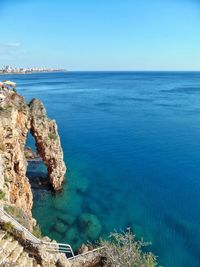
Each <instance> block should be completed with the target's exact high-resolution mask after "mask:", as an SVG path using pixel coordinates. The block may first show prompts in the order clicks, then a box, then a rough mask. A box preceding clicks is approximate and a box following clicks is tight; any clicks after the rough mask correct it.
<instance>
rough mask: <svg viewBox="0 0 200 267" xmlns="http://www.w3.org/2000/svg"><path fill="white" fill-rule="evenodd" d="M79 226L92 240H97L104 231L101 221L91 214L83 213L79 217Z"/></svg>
mask: <svg viewBox="0 0 200 267" xmlns="http://www.w3.org/2000/svg"><path fill="white" fill-rule="evenodd" d="M79 226H80V228H81V230H82V232H84V233H85V235H86V236H87V237H88V239H90V240H96V239H97V238H98V237H99V236H100V233H101V231H102V226H101V223H100V221H99V219H98V218H97V217H96V216H95V215H94V214H91V213H83V214H82V215H81V216H80V217H79Z"/></svg>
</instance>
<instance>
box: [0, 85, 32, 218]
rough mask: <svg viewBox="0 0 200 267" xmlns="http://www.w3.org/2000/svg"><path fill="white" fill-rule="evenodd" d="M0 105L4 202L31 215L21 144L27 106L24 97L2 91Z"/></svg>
mask: <svg viewBox="0 0 200 267" xmlns="http://www.w3.org/2000/svg"><path fill="white" fill-rule="evenodd" d="M5 94H6V100H5V103H4V105H3V106H1V107H0V154H1V164H0V165H1V166H0V169H1V170H0V176H1V177H0V181H1V188H3V189H4V190H3V191H4V192H5V197H6V199H7V202H9V203H11V204H15V206H16V207H18V208H21V209H23V210H24V211H25V212H26V213H27V214H29V215H30V217H31V208H32V204H33V200H32V192H31V187H30V184H29V181H28V179H27V177H26V169H27V161H26V158H25V156H24V146H25V143H26V138H27V133H28V130H29V107H28V106H27V105H26V103H25V101H24V98H23V97H21V96H19V95H18V94H16V93H14V92H12V91H8V90H6V91H5Z"/></svg>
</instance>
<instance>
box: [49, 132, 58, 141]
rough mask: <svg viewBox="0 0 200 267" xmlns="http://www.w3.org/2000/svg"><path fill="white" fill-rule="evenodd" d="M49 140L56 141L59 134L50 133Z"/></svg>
mask: <svg viewBox="0 0 200 267" xmlns="http://www.w3.org/2000/svg"><path fill="white" fill-rule="evenodd" d="M48 136H49V138H50V139H53V140H54V141H55V140H56V139H57V134H56V133H49V135H48Z"/></svg>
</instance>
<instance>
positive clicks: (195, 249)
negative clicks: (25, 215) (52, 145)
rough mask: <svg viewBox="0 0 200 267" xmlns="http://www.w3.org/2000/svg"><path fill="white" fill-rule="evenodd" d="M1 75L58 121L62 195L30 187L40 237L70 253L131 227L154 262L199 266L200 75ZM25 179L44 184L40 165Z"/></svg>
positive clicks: (31, 168)
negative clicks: (65, 246)
mask: <svg viewBox="0 0 200 267" xmlns="http://www.w3.org/2000/svg"><path fill="white" fill-rule="evenodd" d="M0 78H1V79H2V80H3V79H9V80H12V81H15V82H16V83H17V90H18V92H19V93H20V94H22V95H23V96H24V97H25V98H26V100H27V102H28V101H30V100H31V99H32V98H39V99H41V100H42V101H43V103H44V105H45V108H46V110H47V114H48V116H49V118H51V119H54V120H56V122H57V124H58V131H59V134H60V139H61V143H62V148H63V151H64V160H65V162H66V166H67V173H66V178H65V183H64V188H63V191H62V192H60V193H58V194H55V193H54V192H52V191H51V190H49V189H45V188H43V189H35V188H33V193H34V206H33V215H34V216H35V218H36V219H37V221H38V223H39V225H40V227H41V230H42V233H43V234H44V235H49V236H50V237H51V238H53V239H55V240H57V241H59V242H62V243H69V244H71V245H72V247H73V248H74V250H77V249H78V247H79V246H80V245H81V244H82V243H86V242H87V241H89V242H95V241H96V240H97V239H98V238H99V237H102V238H108V236H109V233H110V232H113V231H125V230H126V229H127V228H128V227H130V228H131V229H132V231H133V232H134V234H135V235H136V239H141V238H143V240H144V241H145V242H150V243H151V245H150V246H149V247H148V250H149V251H152V252H153V253H154V254H155V255H157V256H158V262H159V264H160V265H162V266H164V267H199V266H200V241H199V240H200V201H199V199H200V72H63V73H35V74H27V75H7V76H6V75H4V76H0ZM27 145H29V146H32V147H33V149H34V141H33V139H32V137H31V136H29V138H28V142H27ZM27 175H28V176H31V177H32V179H33V178H34V177H35V179H37V177H43V178H42V179H46V168H45V166H44V165H43V164H41V163H37V164H35V163H29V165H28V172H27Z"/></svg>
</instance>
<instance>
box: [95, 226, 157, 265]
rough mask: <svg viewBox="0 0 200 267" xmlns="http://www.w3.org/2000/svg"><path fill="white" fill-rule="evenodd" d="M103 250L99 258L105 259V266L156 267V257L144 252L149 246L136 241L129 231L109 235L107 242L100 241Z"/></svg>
mask: <svg viewBox="0 0 200 267" xmlns="http://www.w3.org/2000/svg"><path fill="white" fill-rule="evenodd" d="M100 245H101V246H102V247H103V249H102V250H101V251H100V254H101V256H102V257H103V258H104V259H105V262H104V263H105V265H104V266H109V267H115V266H121V267H141V266H142V267H156V266H158V263H157V259H156V256H155V255H153V254H152V253H150V252H146V253H145V252H144V251H143V250H142V249H143V247H145V246H147V245H149V244H148V243H145V242H143V241H142V240H140V241H137V240H136V239H135V236H134V235H133V234H132V233H131V231H130V229H127V231H126V232H122V233H116V232H115V233H111V235H110V238H109V240H101V241H100Z"/></svg>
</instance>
